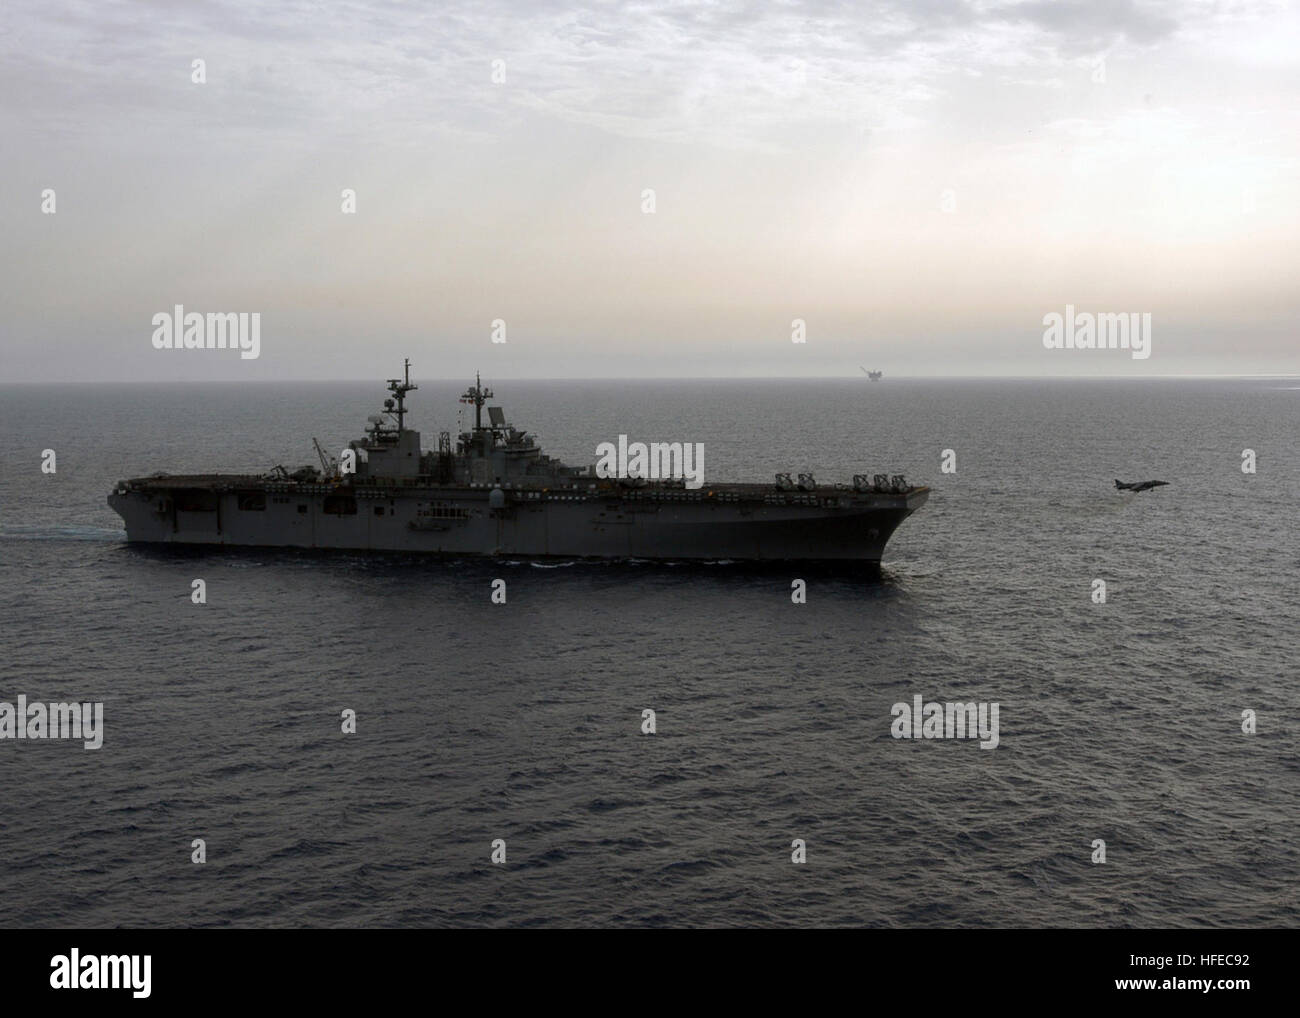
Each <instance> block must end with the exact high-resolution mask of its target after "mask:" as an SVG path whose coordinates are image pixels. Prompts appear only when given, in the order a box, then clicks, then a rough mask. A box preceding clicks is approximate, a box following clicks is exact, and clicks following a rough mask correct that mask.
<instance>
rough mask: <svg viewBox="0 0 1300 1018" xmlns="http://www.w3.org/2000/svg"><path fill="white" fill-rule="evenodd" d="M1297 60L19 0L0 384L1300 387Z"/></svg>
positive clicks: (1150, 33) (751, 21)
mask: <svg viewBox="0 0 1300 1018" xmlns="http://www.w3.org/2000/svg"><path fill="white" fill-rule="evenodd" d="M1297 54H1300V14H1297V5H1294V4H1286V3H1256V2H1230V0H1227V2H1218V0H1215V2H1183V3H1140V2H1136V0H1079V2H1061V3H1054V2H1036V0H1034V2H1003V0H998V2H993V0H979V2H972V3H960V2H939V0H898V2H878V3H867V2H854V0H850V2H844V3H831V2H815V3H799V4H783V3H762V4H757V3H756V4H743V5H742V4H719V3H671V4H670V3H654V2H651V3H646V4H639V5H636V6H631V7H629V6H626V5H623V4H590V5H586V6H574V5H570V4H551V3H542V2H535V0H528V2H522V0H521V2H515V3H494V2H490V0H489V2H484V0H472V2H465V3H459V2H456V0H439V2H436V3H417V2H414V0H411V2H406V3H400V2H366V0H357V2H352V3H346V4H342V3H326V4H316V3H276V4H263V3H256V4H255V3H252V2H243V3H215V4H177V3H168V2H161V0H159V2H154V3H111V2H99V0H93V2H92V0H88V2H84V3H62V2H58V0H9V2H8V3H7V4H6V13H5V18H4V23H3V25H0V107H2V110H3V112H2V114H0V115H2V116H3V122H2V123H0V131H2V132H3V133H2V135H0V136H2V137H3V138H4V142H3V145H2V146H0V169H2V171H3V172H2V179H3V181H4V187H3V193H2V194H0V208H2V209H3V223H4V230H3V231H2V232H0V298H2V303H3V312H0V314H2V315H3V318H2V320H0V328H2V334H0V379H3V380H5V381H53V380H57V379H70V380H97V379H146V380H148V379H157V380H182V379H195V380H199V379H242V378H248V379H271V378H281V379H288V378H304V379H307V378H349V377H358V378H363V379H370V378H383V377H389V376H391V375H392V374H393V373H394V372H395V369H396V366H397V365H400V360H401V358H402V357H403V356H409V357H411V358H412V360H413V361H414V362H415V365H416V374H417V375H418V376H420V377H424V378H429V377H435V376H442V377H445V376H453V377H464V376H467V375H471V374H472V373H473V371H474V370H475V369H480V370H482V371H483V373H484V375H485V376H491V377H492V378H553V377H634V376H643V375H649V376H678V375H680V376H694V375H724V376H725V375H773V376H787V375H788V376H795V375H852V374H858V373H859V370H858V369H859V366H860V365H866V366H868V367H878V368H882V369H884V370H885V371H886V372H887V373H888V374H891V375H918V374H940V375H952V374H973V375H1012V374H1055V375H1071V374H1078V375H1114V376H1123V377H1128V376H1134V375H1152V374H1256V373H1295V372H1300V335H1298V331H1297V326H1298V325H1300V314H1298V306H1300V293H1298V287H1297V280H1300V243H1298V239H1300V230H1298V229H1297V227H1298V226H1300V214H1298V207H1300V203H1298V202H1297V184H1298V183H1300V158H1298V156H1300V57H1298V56H1297ZM195 60H203V61H204V62H205V72H206V82H204V83H199V84H196V83H194V82H193V81H192V75H193V71H192V67H193V61H195ZM498 61H499V62H500V63H494V62H498ZM494 70H495V75H496V77H497V78H500V77H501V76H502V74H504V81H494ZM345 188H351V189H353V190H354V191H355V192H356V213H355V214H344V213H343V212H342V211H341V205H342V200H343V199H342V197H341V192H342V191H343V189H345ZM46 189H52V190H53V191H54V192H55V201H56V206H55V207H56V211H55V213H54V214H52V215H50V214H46V213H44V212H42V192H43V191H45V190H46ZM647 189H652V190H653V192H654V211H653V213H647V212H645V211H643V208H644V207H645V199H644V197H643V194H644V192H645V191H646V190H647ZM176 304H182V305H184V306H185V308H186V310H190V311H200V312H239V311H247V312H259V313H260V314H261V316H262V329H261V356H260V357H259V358H258V359H256V360H241V359H240V358H239V357H238V356H237V355H234V354H231V353H229V352H222V351H203V352H200V351H169V350H162V351H159V350H155V349H154V348H153V346H152V344H151V335H152V334H153V324H152V319H153V316H154V315H155V314H156V313H158V312H162V311H170V310H171V309H172V307H173V306H174V305H176ZM1066 304H1073V305H1074V306H1075V307H1076V308H1077V309H1078V310H1079V311H1093V312H1133V311H1137V312H1150V313H1151V315H1152V332H1153V335H1152V354H1151V356H1150V358H1149V359H1146V360H1135V359H1133V358H1132V357H1130V356H1129V354H1128V353H1126V352H1124V351H1077V350H1047V349H1045V348H1044V346H1043V342H1042V337H1043V332H1044V326H1043V317H1044V315H1046V314H1049V313H1051V312H1053V311H1056V312H1063V311H1064V308H1065V305H1066ZM495 319H501V320H504V322H505V323H506V340H507V341H506V342H505V343H504V344H493V343H492V342H491V331H490V330H491V323H492V322H493V320H495ZM795 319H802V320H803V321H804V322H805V323H806V330H807V331H806V336H807V341H806V342H805V343H803V344H795V343H792V342H791V329H792V325H791V323H792V322H793V321H794V320H795Z"/></svg>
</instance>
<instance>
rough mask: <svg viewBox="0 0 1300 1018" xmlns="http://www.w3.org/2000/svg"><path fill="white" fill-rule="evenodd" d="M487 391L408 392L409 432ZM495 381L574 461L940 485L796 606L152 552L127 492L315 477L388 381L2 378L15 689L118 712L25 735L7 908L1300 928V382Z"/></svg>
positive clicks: (183, 917) (592, 922)
mask: <svg viewBox="0 0 1300 1018" xmlns="http://www.w3.org/2000/svg"><path fill="white" fill-rule="evenodd" d="M382 374H383V372H382V370H379V371H377V372H376V377H378V376H379V375H382ZM463 384H464V383H463V380H457V381H456V382H454V383H453V382H445V383H439V382H422V384H421V388H420V391H419V392H418V393H416V394H414V396H413V398H412V406H413V407H414V413H413V417H414V421H413V424H414V426H415V427H417V428H420V429H421V430H422V431H423V432H424V435H425V443H426V446H428V445H432V444H433V443H434V441H435V439H436V433H437V431H438V430H441V429H452V428H454V425H455V410H456V406H457V404H456V402H455V397H456V395H457V394H458V393H459V391H460V390H461V389H462V388H463ZM495 387H496V390H497V393H498V397H499V401H500V402H502V403H503V405H504V406H505V407H506V409H507V411H508V415H509V416H510V418H511V419H512V420H513V421H514V423H515V424H516V425H517V426H520V427H524V428H527V429H529V430H535V431H536V432H538V433H539V436H540V440H541V442H542V445H543V447H544V448H545V449H547V451H549V452H552V453H555V454H558V455H560V456H562V457H563V458H564V459H566V460H568V461H571V462H590V461H591V460H593V459H594V449H595V445H596V443H597V442H600V441H604V440H607V439H616V438H617V436H618V434H620V433H626V434H629V435H630V436H632V437H633V439H636V438H641V439H644V440H687V441H700V442H703V443H704V444H705V449H706V461H705V469H706V476H707V477H709V478H711V479H716V480H752V479H766V478H770V477H771V475H772V474H773V473H774V472H775V471H777V470H784V471H790V470H812V471H813V472H814V473H815V474H816V475H817V477H818V479H819V480H822V481H831V480H844V481H847V480H848V479H849V478H850V476H851V475H852V474H853V473H863V472H865V473H875V472H890V473H898V472H903V473H906V474H907V476H908V477H909V479H913V480H919V481H924V482H927V483H929V484H931V485H932V486H933V489H934V491H933V494H932V496H931V499H930V502H929V504H928V505H927V506H926V507H925V508H923V509H922V510H921V511H920V512H918V513H917V514H916V515H915V516H913V517H912V518H911V519H909V520H908V521H907V522H906V523H904V525H903V526H902V528H901V529H900V530H899V531H898V533H897V534H896V535H895V537H894V539H893V540H892V542H891V543H890V545H889V547H888V549H887V551H886V556H885V572H884V577H883V579H882V580H880V581H877V582H871V581H868V580H866V579H858V578H855V577H853V576H843V575H836V576H816V575H809V576H807V577H805V578H806V579H807V580H808V599H807V603H806V604H803V605H795V604H792V603H791V598H790V580H791V579H792V578H794V577H795V576H798V575H799V573H798V571H797V570H790V575H788V576H787V575H784V574H781V573H776V574H773V573H756V572H753V571H748V570H742V569H736V568H733V567H727V566H723V565H718V566H689V567H688V566H677V567H674V566H658V565H650V564H645V563H624V564H611V565H585V564H568V565H565V564H560V565H559V566H553V567H547V568H540V567H536V566H532V565H529V564H527V563H520V562H505V563H501V562H498V563H489V562H437V561H425V560H419V559H410V558H401V557H366V556H361V555H346V554H334V555H313V554H309V553H301V552H254V553H244V552H234V551H214V552H203V551H191V552H188V553H180V554H175V553H165V552H161V551H156V550H149V549H143V548H138V547H130V546H128V545H127V544H126V543H125V541H124V534H123V531H122V530H121V528H120V526H119V521H118V518H117V516H116V515H115V514H114V513H112V511H111V510H109V509H108V507H107V505H106V504H105V501H104V499H105V496H106V495H107V493H108V491H109V490H110V488H111V487H112V485H113V483H114V482H115V481H116V480H117V479H119V478H123V477H132V476H140V475H143V474H148V473H152V472H153V471H155V470H167V471H169V472H184V471H187V470H190V471H199V470H203V471H214V470H230V471H241V472H242V471H248V472H252V471H261V470H265V469H267V468H269V467H270V466H272V465H273V464H276V463H284V464H285V465H287V466H289V467H290V468H291V469H292V468H294V467H297V466H300V465H303V464H306V463H309V462H314V461H315V460H314V456H313V453H312V448H311V437H312V436H313V435H315V436H317V437H319V438H320V439H321V441H322V443H323V444H325V445H326V446H327V447H329V448H335V449H337V448H339V447H341V446H342V444H343V443H344V442H345V441H346V440H347V439H349V438H355V437H359V435H360V429H361V425H362V424H363V422H364V420H365V417H366V416H367V415H368V414H370V413H374V412H375V411H376V410H377V409H378V399H379V397H381V396H382V395H383V392H382V386H374V385H372V386H365V385H314V386H313V385H299V386H289V387H275V386H270V385H258V386H251V387H249V386H245V387H240V386H210V387H203V386H178V387H171V388H164V387H146V386H63V387H57V388H56V387H31V386H26V387H5V388H0V421H3V432H4V435H5V437H6V441H5V442H4V443H3V445H2V446H0V623H2V624H3V632H4V640H5V653H4V655H3V659H2V660H0V701H8V702H11V703H12V702H14V701H15V700H16V698H17V697H18V695H19V694H25V695H26V696H27V697H28V699H29V701H37V700H40V701H69V700H78V701H95V700H99V701H103V703H104V712H105V721H104V724H105V736H104V745H103V748H102V749H100V750H98V751H86V750H84V749H83V748H82V747H81V744H80V742H75V743H70V742H58V741H45V742H32V741H24V742H16V741H8V740H5V741H0V768H2V773H3V775H4V781H3V783H0V872H3V874H4V882H5V891H4V896H3V903H4V925H6V926H19V927H26V926H36V927H74V926H101V925H102V926H118V925H122V926H146V927H149V926H280V927H292V926H394V927H404V926H446V925H467V926H477V925H487V926H506V925H524V926H536V925H566V926H667V925H708V926H730V925H746V926H748V925H756V926H769V925H771V926H787V925H789V926H840V925H864V926H895V927H906V926H968V927H986V926H1035V927H1036V926H1069V927H1075V926H1135V927H1149V926H1178V927H1182V926H1229V927H1235V926H1295V925H1297V921H1298V920H1300V904H1298V902H1300V846H1298V842H1300V838H1298V837H1297V834H1298V831H1297V818H1298V817H1300V742H1298V740H1297V736H1298V735H1300V709H1298V707H1300V694H1298V693H1297V669H1296V654H1295V651H1296V644H1297V635H1298V634H1300V581H1298V579H1297V578H1298V577H1300V537H1298V536H1297V505H1298V504H1300V449H1298V447H1297V436H1298V435H1300V388H1298V387H1297V383H1295V382H1288V381H1279V380H1258V381H1256V380H1242V381H1236V380H1234V381H1215V382H1211V381H1150V382H1109V383H1105V382H1082V381H1080V382H1065V381H1057V382H1043V381H981V382H973V381H972V382H955V381H907V380H897V379H895V380H889V379H886V380H885V381H884V382H881V383H878V384H871V383H868V382H866V381H865V380H861V381H859V380H841V381H807V380H805V381H795V382H777V381H712V382H707V383H705V382H689V383H687V382H680V383H679V382H513V383H507V382H499V383H497V384H496V386H495ZM45 449H54V450H55V452H56V454H57V472H56V473H55V474H52V475H50V474H43V473H42V472H41V469H40V464H41V456H42V451H43V450H45ZM945 449H951V450H953V451H954V453H955V455H956V465H957V470H956V472H955V473H951V474H945V473H941V472H940V457H941V454H942V452H943V450H945ZM1244 449H1253V450H1255V452H1256V454H1257V457H1258V471H1257V473H1255V474H1254V475H1248V474H1245V473H1243V472H1242V470H1241V462H1242V450H1244ZM1116 477H1118V478H1122V479H1124V480H1130V481H1131V480H1145V479H1150V478H1159V479H1161V480H1166V481H1169V482H1171V483H1170V485H1169V486H1168V487H1165V488H1160V489H1158V490H1156V491H1152V492H1146V493H1143V494H1139V495H1121V494H1117V493H1116V492H1115V490H1114V488H1113V483H1112V482H1113V479H1114V478H1116ZM496 577H501V578H504V579H505V580H506V581H507V589H508V603H507V604H506V605H504V606H502V605H493V604H492V603H490V601H489V592H490V584H491V581H492V580H493V579H494V578H496ZM195 578H202V579H204V580H205V581H206V583H207V595H208V603H207V604H206V605H202V606H199V605H194V604H192V603H191V601H190V584H191V581H192V580H193V579H195ZM1094 579H1104V580H1105V581H1106V584H1107V593H1108V598H1107V603H1105V604H1094V603H1093V602H1092V599H1091V591H1092V581H1093V580H1094ZM915 695H921V696H922V697H924V698H925V700H927V701H930V700H935V701H949V700H960V701H972V700H974V701H996V702H997V703H998V704H999V705H1000V715H999V716H1000V744H999V746H998V747H997V748H996V749H994V750H983V749H981V748H980V747H979V745H978V744H977V743H976V742H973V741H956V740H953V741H943V740H938V741H935V740H932V741H925V740H922V741H911V740H901V739H894V738H892V737H891V736H890V724H891V720H892V718H891V707H892V705H893V704H895V703H896V702H908V703H910V702H911V700H912V697H913V696H915ZM348 708H351V709H353V710H355V711H356V712H357V715H358V722H357V733H356V734H355V735H344V734H342V733H341V732H340V713H341V712H342V711H343V710H344V709H348ZM646 708H650V709H653V710H654V711H656V712H657V728H658V731H657V733H656V734H654V735H652V736H649V735H643V734H641V730H640V729H641V712H642V710H643V709H646ZM1247 709H1249V710H1253V711H1256V712H1257V717H1258V732H1257V734H1254V735H1247V734H1243V732H1242V712H1243V711H1244V710H1247ZM195 838H202V839H204V840H205V841H206V845H207V862H206V863H205V864H204V865H196V864H194V863H192V862H191V851H192V849H191V842H192V841H193V839H195ZM498 838H500V839H504V841H505V842H506V845H507V861H506V863H505V865H493V864H492V862H491V861H490V858H489V857H490V853H491V843H492V841H493V840H494V839H498ZM794 839H803V840H804V841H805V843H806V846H807V862H806V863H805V864H803V865H795V864H793V863H792V862H791V843H792V841H793V840H794ZM1097 839H1101V840H1104V842H1105V845H1106V862H1105V863H1104V864H1094V863H1093V862H1092V856H1093V842H1094V841H1095V840H1097Z"/></svg>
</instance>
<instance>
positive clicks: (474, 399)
mask: <svg viewBox="0 0 1300 1018" xmlns="http://www.w3.org/2000/svg"><path fill="white" fill-rule="evenodd" d="M491 398H492V390H491V389H485V388H483V379H482V377H481V376H480V375H479V374H478V373H475V375H474V385H472V386H471V387H470V388H468V389H466V390H465V395H463V396H461V398H460V399H461V402H462V403H473V404H474V430H475V431H482V430H483V404H484V403H486V402H487V401H488V400H490V399H491Z"/></svg>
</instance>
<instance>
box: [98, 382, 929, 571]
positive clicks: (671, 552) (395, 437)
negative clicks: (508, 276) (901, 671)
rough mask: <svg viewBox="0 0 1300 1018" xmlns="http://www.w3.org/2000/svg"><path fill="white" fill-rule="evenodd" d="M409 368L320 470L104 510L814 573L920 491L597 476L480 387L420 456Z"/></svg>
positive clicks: (294, 540)
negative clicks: (465, 423) (409, 400)
mask: <svg viewBox="0 0 1300 1018" xmlns="http://www.w3.org/2000/svg"><path fill="white" fill-rule="evenodd" d="M416 388H418V386H415V385H412V384H411V372H410V361H409V360H408V361H406V365H405V371H404V377H402V378H393V379H389V380H388V392H389V395H388V397H387V398H386V399H385V400H384V404H383V412H382V413H381V414H376V415H373V416H371V417H370V418H369V424H368V425H367V427H366V435H365V437H364V438H361V439H356V440H353V441H351V442H349V443H348V447H347V448H346V449H344V450H343V451H342V453H341V455H340V457H339V458H337V459H335V458H331V457H329V456H328V455H326V453H325V452H324V451H323V450H322V449H321V447H320V444H319V443H316V442H315V440H314V439H313V443H314V444H315V445H316V451H317V454H318V456H319V458H320V463H321V465H320V468H319V469H317V468H315V467H303V468H301V469H299V470H295V471H292V472H290V471H288V470H286V469H285V468H284V467H283V466H277V467H275V468H274V469H273V470H272V471H271V472H269V473H264V474H197V475H174V474H164V473H158V474H153V475H151V476H149V477H137V478H134V479H132V480H127V481H119V482H118V483H117V485H116V487H115V488H114V490H113V492H112V493H111V494H110V495H109V496H108V504H109V505H110V506H111V507H112V508H113V509H114V510H115V511H116V512H117V513H118V514H119V515H120V516H121V517H122V519H123V520H124V521H125V523H126V535H127V540H129V541H138V542H150V543H159V544H190V545H229V546H247V547H290V548H337V549H350V550H362V551H395V552H422V553H429V554H436V555H476V556H482V555H486V556H501V557H505V558H522V559H543V558H562V559H587V558H595V559H650V560H670V561H674V560H710V561H725V560H734V561H738V562H751V561H826V562H841V563H861V564H863V565H865V566H867V567H868V568H869V569H871V570H872V571H874V570H875V569H878V567H879V564H880V557H881V553H882V552H883V551H884V548H885V542H886V541H888V540H889V537H890V535H891V534H892V533H893V532H894V530H895V528H897V527H898V525H899V524H900V523H902V522H903V520H904V519H906V518H907V517H908V516H909V515H911V514H912V513H913V512H915V511H916V510H917V509H919V508H920V507H921V506H922V505H923V504H924V503H925V501H926V499H927V498H928V496H929V491H930V490H929V488H926V487H918V486H914V485H909V484H908V483H907V481H906V480H905V478H904V477H903V476H902V475H893V476H889V475H885V474H875V475H873V476H871V477H868V476H867V475H864V474H859V475H855V476H854V478H853V483H852V484H834V485H826V484H818V483H817V482H816V480H815V479H814V478H813V477H812V476H811V475H810V474H799V475H798V479H797V480H791V477H790V475H789V474H777V475H776V479H775V481H774V483H771V484H721V483H719V484H705V485H704V486H702V487H699V488H694V489H692V488H688V487H686V485H685V483H684V482H683V481H682V480H675V479H672V478H668V479H662V480H646V479H643V478H637V477H601V476H598V475H597V471H596V468H595V467H594V466H588V467H572V466H566V465H565V464H563V463H561V462H560V461H558V460H556V459H554V458H552V457H550V456H547V455H545V454H544V453H543V452H542V450H541V449H540V448H539V447H538V445H537V442H536V440H535V438H534V436H532V435H530V434H528V433H526V432H524V431H521V430H519V429H517V428H515V427H513V426H512V425H510V424H508V423H507V422H506V418H505V414H504V413H503V411H502V409H501V408H500V407H498V406H487V411H488V423H486V424H484V423H483V410H484V407H485V406H486V404H487V401H488V400H489V399H492V398H494V396H493V393H492V391H491V390H490V389H487V388H485V387H484V386H483V384H482V380H481V379H477V378H476V380H475V384H474V385H473V386H471V387H470V388H469V389H468V390H467V391H466V392H465V394H464V395H463V396H462V397H461V402H462V403H468V404H471V405H472V406H473V408H474V427H473V429H472V430H469V431H463V432H461V433H460V434H459V435H457V436H456V441H455V443H454V445H453V442H452V438H451V434H450V433H449V432H446V431H444V432H441V433H440V434H439V436H438V445H437V448H436V450H430V451H428V452H426V451H424V450H423V449H422V447H421V444H420V433H419V432H418V431H415V430H412V429H411V428H408V427H407V426H406V415H407V413H409V411H408V410H407V409H406V396H407V394H408V393H410V392H411V391H412V390H414V389H416Z"/></svg>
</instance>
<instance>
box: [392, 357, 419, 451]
mask: <svg viewBox="0 0 1300 1018" xmlns="http://www.w3.org/2000/svg"><path fill="white" fill-rule="evenodd" d="M405 361H406V364H405V379H402V378H390V379H389V380H388V391H389V392H391V393H392V394H393V398H394V399H396V401H397V407H396V408H394V407H393V400H392V399H386V400H384V409H385V410H386V411H387V412H388V413H389V414H391V415H392V416H393V417H396V418H397V433H398V434H399V435H400V434H401V433H402V430H403V421H404V420H405V418H406V407H405V406H404V405H403V402H402V401H403V400H404V399H406V394H407V393H408V392H410V391H411V390H412V389H418V388H419V386H418V385H412V384H411V358H409V357H407V358H405Z"/></svg>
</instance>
